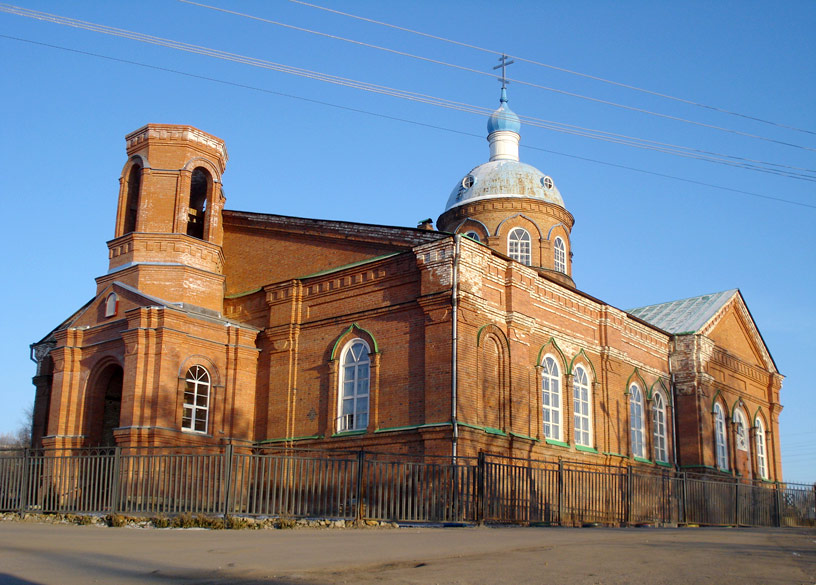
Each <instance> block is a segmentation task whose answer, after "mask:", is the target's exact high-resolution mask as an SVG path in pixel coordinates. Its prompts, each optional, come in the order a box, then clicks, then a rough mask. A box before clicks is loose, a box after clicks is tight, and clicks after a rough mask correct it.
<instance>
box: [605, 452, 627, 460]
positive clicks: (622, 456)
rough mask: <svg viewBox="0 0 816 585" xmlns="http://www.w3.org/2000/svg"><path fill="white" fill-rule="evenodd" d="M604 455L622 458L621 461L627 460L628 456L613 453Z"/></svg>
mask: <svg viewBox="0 0 816 585" xmlns="http://www.w3.org/2000/svg"><path fill="white" fill-rule="evenodd" d="M604 455H610V456H612V457H620V458H621V459H626V455H622V454H621V453H612V452H611V451H610V452H607V451H604Z"/></svg>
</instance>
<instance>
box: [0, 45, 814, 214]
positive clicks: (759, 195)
mask: <svg viewBox="0 0 816 585" xmlns="http://www.w3.org/2000/svg"><path fill="white" fill-rule="evenodd" d="M0 37H2V38H6V39H10V40H15V41H20V42H24V43H30V44H33V45H39V46H43V47H49V48H52V49H58V50H62V51H68V52H71V53H76V54H80V55H86V56H89V57H96V58H99V59H105V60H108V61H114V62H117V63H124V64H127V65H135V66H138V67H144V68H146V69H153V70H156V71H163V72H166V73H173V74H176V75H182V76H185V77H190V78H194V79H200V80H203V81H210V82H213V83H219V84H222V85H227V86H232V87H239V88H242V89H249V90H252V91H258V92H262V93H267V94H271V95H276V96H281V97H286V98H291V99H296V100H300V101H305V102H309V103H313V104H318V105H322V106H328V107H332V108H337V109H340V110H345V111H349V112H354V113H358V114H365V115H368V116H374V117H377V118H384V119H387V120H392V121H396V122H403V123H406V124H412V125H415V126H421V127H425V128H431V129H434V130H441V131H443V132H450V133H453V134H459V135H462V136H468V137H474V138H484V136H482V135H480V134H475V133H472V132H464V131H462V130H455V129H453V128H446V127H444V126H438V125H435V124H428V123H425V122H418V121H416V120H409V119H407V118H400V117H397V116H390V115H387V114H381V113H377V112H371V111H369V110H363V109H361V108H352V107H349V106H342V105H339V104H335V103H331V102H326V101H322V100H316V99H312V98H306V97H302V96H298V95H294V94H289V93H283V92H279V91H274V90H271V89H264V88H260V87H256V86H252V85H246V84H243V83H236V82H232V81H226V80H223V79H217V78H214V77H208V76H204V75H197V74H194V73H189V72H187V71H179V70H176V69H170V68H167V67H160V66H157V65H150V64H147V63H141V62H139V61H132V60H129V59H121V58H118V57H110V56H108V55H101V54H99V53H92V52H89V51H82V50H79V49H72V48H69V47H63V46H60V45H53V44H49V43H43V42H40V41H33V40H30V39H23V38H20V37H13V36H9V35H4V34H0ZM520 146H521V147H522V148H526V149H529V150H536V151H539V152H546V153H549V154H555V155H557V156H564V157H567V158H573V159H577V160H582V161H586V162H591V163H595V164H600V165H605V166H609V167H615V168H620V169H624V170H628V171H634V172H638V173H644V174H647V175H653V176H657V177H662V178H666V179H671V180H675V181H682V182H685V183H691V184H694V185H700V186H704V187H710V188H712V189H718V190H721V191H728V192H731V193H737V194H740V195H748V196H751V197H757V198H761V199H766V200H770V201H776V202H779V203H786V204H789V205H797V206H800V207H807V208H811V209H816V205H810V204H807V203H802V202H800V201H793V200H791V199H784V198H781V197H774V196H772V195H764V194H762V193H754V192H751V191H743V190H740V189H733V188H731V187H724V186H722V185H715V184H713V183H706V182H703V181H696V180H694V179H688V178H685V177H677V176H674V175H668V174H664V173H658V172H655V171H648V170H645V169H639V168H637V167H631V166H627V165H622V164H617V163H611V162H608V161H602V160H597V159H593V158H588V157H584V156H579V155H574V154H568V153H564V152H559V151H556V150H550V149H546V148H541V147H536V146H531V145H525V144H522V145H520Z"/></svg>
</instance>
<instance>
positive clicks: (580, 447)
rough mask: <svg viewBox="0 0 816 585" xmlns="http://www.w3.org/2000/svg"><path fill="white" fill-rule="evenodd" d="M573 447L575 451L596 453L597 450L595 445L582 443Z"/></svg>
mask: <svg viewBox="0 0 816 585" xmlns="http://www.w3.org/2000/svg"><path fill="white" fill-rule="evenodd" d="M575 449H576V450H577V451H583V452H584V453H597V452H598V450H597V449H596V448H595V447H585V446H584V445H575Z"/></svg>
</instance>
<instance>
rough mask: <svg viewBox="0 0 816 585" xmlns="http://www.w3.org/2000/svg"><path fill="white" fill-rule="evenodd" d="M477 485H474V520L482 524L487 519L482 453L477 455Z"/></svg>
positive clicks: (485, 484) (485, 476)
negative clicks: (475, 502) (475, 508)
mask: <svg viewBox="0 0 816 585" xmlns="http://www.w3.org/2000/svg"><path fill="white" fill-rule="evenodd" d="M477 465H478V468H477V478H478V481H477V485H476V501H477V503H478V504H477V511H476V520H477V522H479V523H480V524H481V523H484V521H485V518H486V517H487V473H486V471H485V454H484V452H480V453H479V459H478V460H477Z"/></svg>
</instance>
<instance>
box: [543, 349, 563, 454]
mask: <svg viewBox="0 0 816 585" xmlns="http://www.w3.org/2000/svg"><path fill="white" fill-rule="evenodd" d="M541 406H542V408H543V410H544V413H543V414H544V436H545V437H546V438H547V439H553V440H555V441H561V440H562V439H561V428H562V425H561V372H560V371H559V370H558V363H557V362H556V361H555V359H554V358H553V357H552V356H550V355H548V356H547V357H545V358H544V361H543V362H542V364H541Z"/></svg>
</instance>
